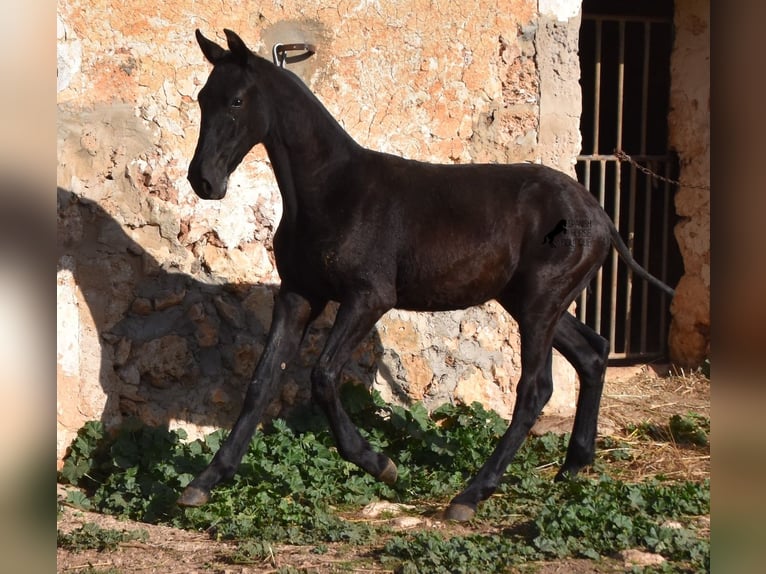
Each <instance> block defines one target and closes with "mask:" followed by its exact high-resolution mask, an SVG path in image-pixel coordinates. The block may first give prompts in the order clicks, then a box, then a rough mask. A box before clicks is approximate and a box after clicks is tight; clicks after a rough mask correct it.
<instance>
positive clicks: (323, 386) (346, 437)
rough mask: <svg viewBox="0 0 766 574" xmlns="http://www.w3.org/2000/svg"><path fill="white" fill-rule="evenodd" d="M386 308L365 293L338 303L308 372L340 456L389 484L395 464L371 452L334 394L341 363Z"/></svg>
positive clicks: (394, 478)
mask: <svg viewBox="0 0 766 574" xmlns="http://www.w3.org/2000/svg"><path fill="white" fill-rule="evenodd" d="M388 309H390V305H388V304H386V303H384V302H383V301H382V300H381V298H380V297H377V296H375V295H371V294H369V293H367V294H365V295H364V296H362V295H360V296H359V297H357V298H356V299H354V300H353V301H347V302H344V303H341V305H340V307H339V308H338V314H337V316H336V319H335V324H334V325H333V327H332V330H331V331H330V335H329V336H328V338H327V342H326V343H325V347H324V349H323V350H322V353H321V354H320V356H319V360H318V361H317V364H316V366H315V367H314V369H313V370H312V372H311V393H312V398H313V400H315V401H316V402H317V403H318V404H319V406H320V407H321V408H322V410H323V411H324V413H325V415H326V416H327V419H328V421H329V423H330V428H331V429H332V432H333V435H334V437H335V442H336V445H337V447H338V452H339V453H340V455H341V456H342V457H343V458H345V459H346V460H348V461H350V462H353V463H354V464H356V465H357V466H359V467H360V468H362V469H363V470H365V471H367V472H368V473H370V474H371V475H373V476H374V477H376V478H378V479H380V480H382V481H383V482H386V483H388V484H393V483H394V482H395V481H396V476H397V472H396V466H395V465H394V463H393V462H391V460H390V459H389V458H388V457H386V456H385V455H382V454H379V453H377V452H375V451H374V450H373V449H372V447H371V446H370V443H369V442H367V440H365V439H364V438H363V437H362V435H361V434H360V433H359V430H358V429H357V428H356V426H354V423H353V422H351V419H350V418H349V416H348V414H347V413H346V411H345V410H344V409H343V406H342V405H341V402H340V397H339V395H338V378H339V377H340V373H341V371H342V370H343V367H344V365H345V364H346V362H347V361H348V359H349V358H350V357H351V353H352V352H353V351H354V349H355V348H356V347H357V345H358V344H359V343H360V342H361V341H362V339H363V338H364V337H365V336H366V335H367V334H368V333H369V332H370V330H371V329H372V328H373V326H374V325H375V322H376V321H377V320H378V319H379V318H380V317H382V316H383V314H384V313H385V312H386V311H388Z"/></svg>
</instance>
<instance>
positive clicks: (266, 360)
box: [178, 291, 312, 506]
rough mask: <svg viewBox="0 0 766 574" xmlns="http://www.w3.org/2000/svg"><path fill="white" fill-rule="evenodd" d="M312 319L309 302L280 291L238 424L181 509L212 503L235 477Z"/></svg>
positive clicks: (185, 494) (181, 501)
mask: <svg viewBox="0 0 766 574" xmlns="http://www.w3.org/2000/svg"><path fill="white" fill-rule="evenodd" d="M311 317H312V307H311V305H310V304H309V302H308V301H307V300H306V299H304V298H303V297H301V296H300V295H298V294H296V293H293V292H289V291H287V292H285V291H280V293H279V295H278V296H277V300H276V302H275V303H274V314H273V319H272V323H271V329H270V331H269V336H268V339H267V341H266V347H265V349H264V350H263V354H262V355H261V358H260V360H259V361H258V366H257V367H256V369H255V374H254V376H253V380H252V382H251V383H250V385H249V387H248V388H247V394H246V395H245V401H244V404H243V405H242V411H241V412H240V415H239V418H238V419H237V422H236V423H235V424H234V428H232V430H231V433H230V434H229V436H228V437H227V438H226V440H225V441H224V443H223V444H222V445H221V448H220V449H219V450H218V452H217V453H216V455H215V456H214V457H213V460H212V461H211V462H210V464H209V465H208V466H207V468H206V469H205V470H203V471H202V472H201V473H200V474H199V475H198V476H197V477H196V478H195V479H194V480H193V481H191V482H190V483H189V485H188V486H187V487H186V489H185V490H184V492H183V494H182V495H181V497H180V498H179V499H178V504H180V505H181V506H201V505H203V504H205V503H206V502H207V501H208V500H209V499H210V491H211V490H212V489H213V487H215V486H216V485H217V484H218V483H219V482H221V481H222V480H226V479H228V478H231V477H232V476H234V473H235V472H236V471H237V467H238V466H239V463H240V462H241V461H242V457H243V456H244V455H245V452H246V451H247V448H248V445H249V444H250V439H251V438H252V436H253V433H254V432H255V427H256V426H257V424H258V422H259V421H260V419H261V416H262V415H263V411H264V409H265V408H266V406H268V404H269V401H270V400H271V399H272V398H273V396H274V392H275V390H276V389H277V387H278V383H279V382H280V381H281V379H282V372H283V371H284V370H285V368H286V366H287V361H289V360H290V359H291V358H292V357H293V355H295V353H296V351H297V350H298V347H299V345H300V342H301V338H302V336H303V333H304V330H305V327H306V325H307V324H308V322H309V320H310V318H311Z"/></svg>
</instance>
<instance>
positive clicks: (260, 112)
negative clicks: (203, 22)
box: [188, 30, 268, 199]
mask: <svg viewBox="0 0 766 574" xmlns="http://www.w3.org/2000/svg"><path fill="white" fill-rule="evenodd" d="M224 32H225V34H226V39H227V41H228V44H229V49H228V50H226V49H224V48H222V47H221V46H219V45H218V44H216V43H215V42H213V41H211V40H208V39H207V38H205V37H204V36H203V35H202V33H201V32H200V31H199V30H197V31H196V32H195V33H196V36H197V42H198V43H199V46H200V48H201V49H202V53H203V54H204V55H205V57H206V58H207V59H208V61H209V62H210V63H211V64H213V70H212V72H210V77H208V80H207V82H206V83H205V85H204V87H203V88H202V90H201V91H200V93H199V96H198V98H197V99H198V101H199V106H200V112H201V116H202V117H201V122H200V132H199V140H198V141H197V149H196V150H195V151H194V157H193V158H192V161H191V163H190V164H189V175H188V179H189V183H191V186H192V188H193V189H194V191H195V193H196V194H197V195H198V196H199V197H201V198H203V199H221V198H223V196H224V195H226V185H227V182H228V179H229V175H230V174H231V173H232V172H233V171H234V170H235V169H236V167H237V166H238V165H239V163H240V162H241V161H242V159H243V158H244V157H245V155H247V152H248V151H250V149H251V148H252V147H253V146H254V145H256V144H257V143H260V142H261V141H262V140H263V137H264V135H265V134H266V132H267V130H268V112H267V110H266V108H265V104H264V103H263V102H260V101H259V99H260V98H259V97H258V95H259V88H258V86H257V81H256V80H257V74H256V71H255V68H256V67H257V66H258V64H259V62H258V60H259V58H258V57H257V56H256V55H255V54H253V52H251V51H250V49H249V48H248V47H247V46H246V45H245V43H244V42H243V41H242V39H241V38H240V37H239V36H237V35H236V34H235V33H234V32H232V31H231V30H224Z"/></svg>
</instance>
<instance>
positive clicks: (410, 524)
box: [391, 516, 425, 530]
mask: <svg viewBox="0 0 766 574" xmlns="http://www.w3.org/2000/svg"><path fill="white" fill-rule="evenodd" d="M424 523H425V520H424V519H422V518H418V517H417V516H399V517H397V518H394V519H393V520H392V521H391V526H392V527H394V528H396V529H398V530H410V529H411V528H417V527H418V526H422V525H423V524H424Z"/></svg>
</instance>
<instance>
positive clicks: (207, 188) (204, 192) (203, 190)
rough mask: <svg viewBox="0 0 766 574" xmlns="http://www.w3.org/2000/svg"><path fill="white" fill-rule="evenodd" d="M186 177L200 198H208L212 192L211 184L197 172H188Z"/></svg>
mask: <svg viewBox="0 0 766 574" xmlns="http://www.w3.org/2000/svg"><path fill="white" fill-rule="evenodd" d="M187 179H188V180H189V183H190V184H191V186H192V189H193V190H194V193H196V194H197V195H198V196H199V197H201V198H202V199H209V198H210V196H211V195H212V194H213V184H212V183H210V181H209V180H207V179H205V178H204V177H201V176H200V175H198V174H194V175H192V174H191V173H190V174H189V175H188V176H187Z"/></svg>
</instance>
